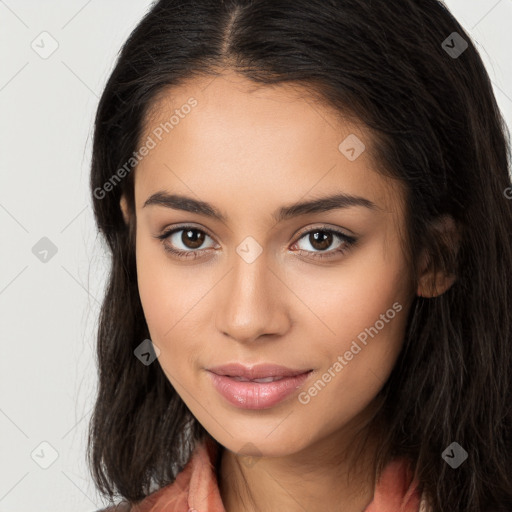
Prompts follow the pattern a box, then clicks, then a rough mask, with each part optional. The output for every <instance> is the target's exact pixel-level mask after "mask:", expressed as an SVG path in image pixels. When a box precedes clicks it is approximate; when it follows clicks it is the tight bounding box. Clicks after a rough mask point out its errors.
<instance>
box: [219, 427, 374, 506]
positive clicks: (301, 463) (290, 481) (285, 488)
mask: <svg viewBox="0 0 512 512" xmlns="http://www.w3.org/2000/svg"><path fill="white" fill-rule="evenodd" d="M365 434H367V432H360V435H359V436H357V439H356V436H351V437H349V436H347V435H345V434H343V433H340V432H337V433H334V434H333V435H331V436H329V437H327V438H323V439H322V440H320V441H318V442H316V443H313V444H310V445H308V446H307V447H306V448H304V449H302V450H300V451H297V452H295V453H290V454H288V455H286V456H280V457H271V456H262V457H258V458H252V457H247V456H242V455H239V454H236V453H233V452H232V451H230V450H227V449H225V448H222V449H221V454H220V463H219V472H220V479H219V490H220V493H221V497H222V501H223V503H224V508H225V509H226V512H241V511H243V512H271V511H275V510H286V511H287V512H304V510H307V511H308V512H325V510H343V511H344V512H362V511H363V510H364V509H365V508H366V507H367V506H368V504H369V503H371V501H372V499H373V492H374V488H375V482H376V477H377V476H376V474H375V466H374V461H375V453H376V449H377V447H378V445H379V441H378V439H377V438H375V437H373V438H371V437H370V436H368V439H367V442H366V443H364V442H363V441H364V435H365Z"/></svg>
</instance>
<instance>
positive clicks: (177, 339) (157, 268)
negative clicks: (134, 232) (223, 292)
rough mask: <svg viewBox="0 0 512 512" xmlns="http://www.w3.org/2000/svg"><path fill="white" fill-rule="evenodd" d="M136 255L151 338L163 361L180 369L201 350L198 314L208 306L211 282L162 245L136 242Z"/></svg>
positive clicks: (202, 329) (150, 242)
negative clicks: (176, 261)
mask: <svg viewBox="0 0 512 512" xmlns="http://www.w3.org/2000/svg"><path fill="white" fill-rule="evenodd" d="M136 258H137V282H138V288H139V295H140V300H141V304H142V308H143V311H144V316H145V318H146V322H147V324H148V329H149V333H150V336H151V340H152V341H153V343H155V345H157V346H158V348H159V349H160V351H161V354H160V356H159V361H160V364H161V365H162V367H163V368H164V369H167V370H173V372H174V369H176V371H178V372H179V368H182V369H183V368H186V367H188V366H184V364H183V363H184V360H185V358H187V359H189V360H191V361H194V360H195V359H194V357H195V356H196V355H197V354H199V353H200V352H201V347H200V343H201V340H202V339H204V332H202V331H204V329H205V328H206V327H205V325H204V320H201V318H203V317H204V315H203V317H201V318H199V316H198V315H199V312H200V311H201V308H202V307H203V308H204V307H206V306H207V303H208V300H209V296H208V291H209V290H210V289H211V288H212V283H210V281H209V280H208V279H207V277H208V276H207V274H205V273H200V272H197V271H194V269H193V267H182V268H179V267H178V266H177V265H176V264H173V263H172V262H171V261H169V257H168V255H167V254H166V253H165V252H164V249H163V248H162V247H161V246H160V244H159V243H152V241H150V240H149V241H148V240H144V239H139V240H138V241H137V248H136ZM180 362H181V364H180ZM187 365H188V363H187Z"/></svg>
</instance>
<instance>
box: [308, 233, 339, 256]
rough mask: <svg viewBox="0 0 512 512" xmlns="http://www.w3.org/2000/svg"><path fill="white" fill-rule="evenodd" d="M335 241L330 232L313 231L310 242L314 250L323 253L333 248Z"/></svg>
mask: <svg viewBox="0 0 512 512" xmlns="http://www.w3.org/2000/svg"><path fill="white" fill-rule="evenodd" d="M333 239H334V237H333V235H332V233H330V232H329V231H311V232H310V233H309V239H308V241H309V243H310V244H311V246H312V247H313V248H314V249H317V250H319V251H323V250H325V249H328V248H329V247H330V246H331V244H332V241H333Z"/></svg>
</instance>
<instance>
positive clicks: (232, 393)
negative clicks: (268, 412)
mask: <svg viewBox="0 0 512 512" xmlns="http://www.w3.org/2000/svg"><path fill="white" fill-rule="evenodd" d="M311 373H312V371H309V372H307V373H302V374H300V375H296V376H295V377H285V378H284V379H281V380H276V381H274V382H241V381H239V380H235V379H233V378H232V377H227V376H226V375H217V374H216V373H213V372H210V371H208V374H209V375H210V377H211V379H212V382H213V385H214V386H215V388H216V389H217V391H218V392H219V393H220V394H221V395H222V396H223V397H224V398H225V399H226V400H227V401H228V402H229V403H230V404H232V405H235V406H236V407H240V408H241V409H268V408H269V407H273V406H274V405H276V404H278V403H279V402H281V401H282V400H284V399H285V398H286V397H288V396H289V395H291V394H292V393H294V392H295V391H297V389H298V388H300V387H301V386H302V385H303V384H304V382H305V381H306V380H307V378H308V377H309V375H310V374H311Z"/></svg>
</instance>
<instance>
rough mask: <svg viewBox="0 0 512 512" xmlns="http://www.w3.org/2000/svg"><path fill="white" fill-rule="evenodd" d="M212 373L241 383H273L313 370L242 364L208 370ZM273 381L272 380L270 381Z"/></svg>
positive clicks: (265, 364) (273, 365) (274, 365)
mask: <svg viewBox="0 0 512 512" xmlns="http://www.w3.org/2000/svg"><path fill="white" fill-rule="evenodd" d="M207 370H209V371H210V372H213V373H216V374H217V375H221V376H222V375H225V376H227V377H233V378H235V379H236V380H240V381H241V382H247V381H258V380H260V379H267V380H262V382H273V381H274V380H280V379H283V378H286V377H296V376H297V375H302V374H303V373H307V372H309V371H310V370H311V368H304V369H294V368H288V367H285V366H281V365H276V364H270V363H264V364H258V365H254V366H245V365H243V364H240V363H230V364H225V365H222V366H214V367H211V368H207ZM268 379H271V380H268Z"/></svg>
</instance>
